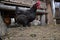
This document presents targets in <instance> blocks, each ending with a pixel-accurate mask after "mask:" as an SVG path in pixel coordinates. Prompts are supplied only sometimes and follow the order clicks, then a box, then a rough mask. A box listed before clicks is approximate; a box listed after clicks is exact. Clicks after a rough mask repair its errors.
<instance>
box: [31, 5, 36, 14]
mask: <svg viewBox="0 0 60 40" xmlns="http://www.w3.org/2000/svg"><path fill="white" fill-rule="evenodd" d="M36 10H37V7H36V6H35V5H33V6H32V7H31V8H30V11H31V12H34V13H35V12H36Z"/></svg>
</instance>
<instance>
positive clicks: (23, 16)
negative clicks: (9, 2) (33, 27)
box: [16, 2, 40, 26]
mask: <svg viewBox="0 0 60 40" xmlns="http://www.w3.org/2000/svg"><path fill="white" fill-rule="evenodd" d="M39 6H40V5H39V3H38V2H37V3H36V4H34V5H33V6H32V7H31V8H30V10H25V11H23V10H20V15H17V18H16V21H17V23H18V24H22V25H23V26H26V25H28V26H30V25H29V24H30V22H32V21H33V20H34V19H35V17H36V10H37V7H39Z"/></svg>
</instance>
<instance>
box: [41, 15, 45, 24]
mask: <svg viewBox="0 0 60 40" xmlns="http://www.w3.org/2000/svg"><path fill="white" fill-rule="evenodd" d="M45 21H46V19H45V14H43V15H42V16H41V25H46V22H45Z"/></svg>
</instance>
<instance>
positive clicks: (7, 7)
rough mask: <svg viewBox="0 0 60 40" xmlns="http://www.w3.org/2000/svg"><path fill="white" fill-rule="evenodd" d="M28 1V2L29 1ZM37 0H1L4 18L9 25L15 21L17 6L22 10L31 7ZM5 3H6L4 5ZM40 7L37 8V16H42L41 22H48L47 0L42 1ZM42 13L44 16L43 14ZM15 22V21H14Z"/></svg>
mask: <svg viewBox="0 0 60 40" xmlns="http://www.w3.org/2000/svg"><path fill="white" fill-rule="evenodd" d="M27 1H28V2H27ZM36 1H37V0H22V1H21V0H5V1H1V4H0V5H1V6H0V9H1V13H2V16H3V19H4V22H5V23H6V24H7V25H10V24H11V23H12V20H14V22H15V18H16V15H15V13H16V7H17V6H18V7H19V8H20V7H21V8H20V9H22V10H26V9H29V8H30V7H31V6H32V5H33V4H34V3H35V2H36ZM3 4H4V5H3ZM40 6H41V7H40V9H38V10H37V12H36V14H37V17H38V16H40V17H39V18H38V19H39V20H40V22H41V24H42V25H43V24H47V11H46V8H47V7H46V2H45V0H43V1H41V5H40ZM41 15H42V16H41ZM14 22H13V23H14Z"/></svg>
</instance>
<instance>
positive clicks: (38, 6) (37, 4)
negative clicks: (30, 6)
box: [36, 0, 40, 9]
mask: <svg viewBox="0 0 60 40" xmlns="http://www.w3.org/2000/svg"><path fill="white" fill-rule="evenodd" d="M36 7H37V9H40V0H38V1H37V2H36Z"/></svg>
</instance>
